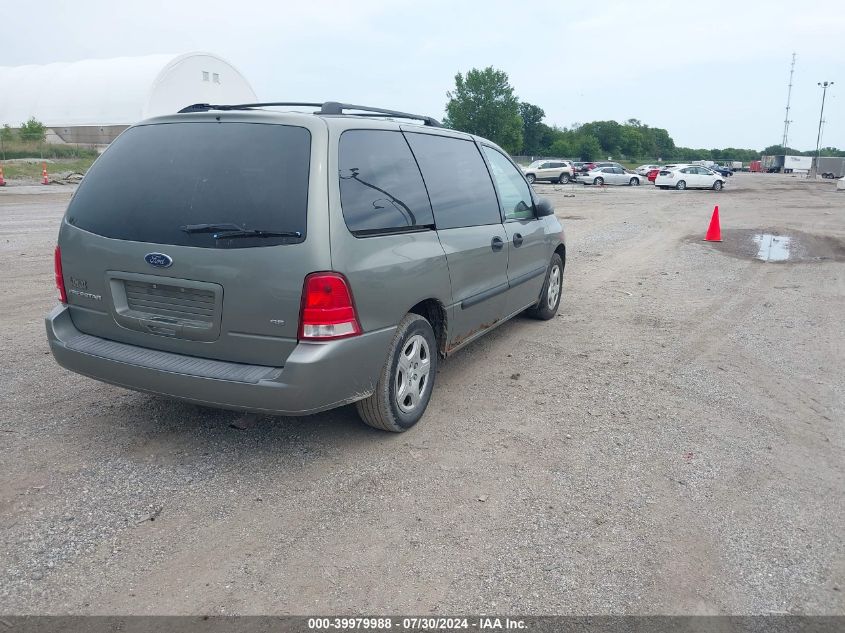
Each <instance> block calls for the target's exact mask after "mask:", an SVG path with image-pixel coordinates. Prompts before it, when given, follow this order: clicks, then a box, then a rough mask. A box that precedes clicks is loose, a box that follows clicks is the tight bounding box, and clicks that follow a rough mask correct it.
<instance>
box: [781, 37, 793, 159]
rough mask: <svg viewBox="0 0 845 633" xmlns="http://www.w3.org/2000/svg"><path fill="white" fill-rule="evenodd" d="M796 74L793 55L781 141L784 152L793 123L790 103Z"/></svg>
mask: <svg viewBox="0 0 845 633" xmlns="http://www.w3.org/2000/svg"><path fill="white" fill-rule="evenodd" d="M793 74H795V53H792V66H790V68H789V90H788V91H787V93H786V116H785V117H784V119H783V140H782V141H781V147H783V148H784V150H783V151H784V152H786V149H785V148H786V144H787V142H788V140H787V139H788V136H789V124H790V123H792V121H790V120H789V103H790V101H792V75H793Z"/></svg>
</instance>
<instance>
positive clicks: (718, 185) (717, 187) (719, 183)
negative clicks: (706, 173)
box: [713, 180, 725, 191]
mask: <svg viewBox="0 0 845 633" xmlns="http://www.w3.org/2000/svg"><path fill="white" fill-rule="evenodd" d="M724 186H725V184H724V183H723V182H722V181H721V180H717V181H716V182H714V183H713V191H721V190H722V187H724Z"/></svg>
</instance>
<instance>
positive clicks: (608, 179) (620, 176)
mask: <svg viewBox="0 0 845 633" xmlns="http://www.w3.org/2000/svg"><path fill="white" fill-rule="evenodd" d="M642 180H643V177H642V176H640V175H639V174H637V173H635V172H633V171H628V170H626V169H622V168H621V167H597V168H596V169H593V170H591V171H588V172H587V173H586V174H578V175H577V176H575V181H576V182H580V183H584V184H585V185H631V186H632V187H636V186H637V185H639V184H640V182H641V181H642Z"/></svg>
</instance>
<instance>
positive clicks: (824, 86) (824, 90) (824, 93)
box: [813, 81, 833, 178]
mask: <svg viewBox="0 0 845 633" xmlns="http://www.w3.org/2000/svg"><path fill="white" fill-rule="evenodd" d="M832 85H833V82H832V81H825V82H819V86H820V87H821V89H822V111H821V113H819V135H818V136H817V137H816V165H815V168H814V169H813V178H815V177H816V176H818V172H819V158H821V150H820V149H819V145H820V144H821V141H822V124H823V123H824V98H825V97H826V96H827V88H828V86H832Z"/></svg>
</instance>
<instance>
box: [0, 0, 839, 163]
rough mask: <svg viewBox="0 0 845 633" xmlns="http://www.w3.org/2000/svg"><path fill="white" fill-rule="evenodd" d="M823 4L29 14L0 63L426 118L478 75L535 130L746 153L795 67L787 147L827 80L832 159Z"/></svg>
mask: <svg viewBox="0 0 845 633" xmlns="http://www.w3.org/2000/svg"><path fill="white" fill-rule="evenodd" d="M552 5H555V6H554V7H553V6H552ZM834 6H838V5H837V3H831V2H830V1H829V0H825V1H824V2H813V1H804V2H798V1H796V0H792V1H790V2H782V1H779V0H746V1H744V2H683V1H680V0H675V1H666V0H647V1H645V2H630V1H621V0H620V1H613V0H602V1H598V0H594V1H592V2H591V1H590V0H585V1H581V2H578V1H575V0H569V1H565V2H555V3H545V2H515V1H513V0H511V1H510V2H500V1H498V0H486V1H485V2H473V1H465V2H440V1H438V0H428V1H426V2H413V3H412V2H402V1H401V0H354V1H352V2H325V1H323V0H305V1H303V0H297V1H296V2H285V1H277V2H272V1H264V0H251V1H247V2H242V3H235V2H232V1H231V0H228V1H227V2H218V1H217V0H205V1H204V2H191V1H187V0H183V1H178V2H160V1H158V0H145V1H144V2H136V1H134V0H123V1H122V2H115V1H114V0H76V1H75V2H69V1H66V0H39V2H38V3H36V4H35V5H33V7H32V9H33V15H34V14H35V13H37V15H38V16H39V17H40V19H38V20H37V21H36V20H19V19H14V20H12V21H4V25H3V27H2V28H0V65H4V66H17V65H24V64H45V63H50V62H67V61H77V60H80V59H87V58H108V57H119V56H131V55H146V54H152V53H183V52H190V51H208V52H212V53H215V54H217V55H219V56H221V57H223V58H224V59H226V60H227V61H229V62H230V63H232V64H233V65H234V66H235V67H236V68H238V69H239V70H240V71H241V73H242V74H243V75H245V76H246V78H247V79H248V80H249V81H250V83H251V84H252V86H253V88H254V89H255V91H256V94H257V95H258V97H259V98H260V99H262V100H271V101H324V100H326V101H328V100H331V101H345V102H348V103H357V104H365V105H373V106H380V107H386V108H390V109H396V110H403V111H409V112H416V113H421V114H428V115H431V116H435V117H437V118H441V117H442V116H443V111H444V107H445V103H446V100H447V97H446V92H447V91H448V90H450V89H451V88H453V87H454V77H455V74H456V73H458V72H466V71H467V70H469V69H470V68H483V67H486V66H494V67H495V68H498V69H500V70H504V71H505V72H507V73H508V75H509V77H510V82H511V85H512V86H513V87H514V89H515V91H516V94H517V95H518V96H519V98H520V100H521V101H527V102H530V103H534V104H536V105H539V106H540V107H541V108H543V109H544V110H545V112H546V123H548V124H549V125H552V124H557V125H561V126H571V125H572V124H573V123H585V122H588V121H594V120H604V119H614V120H617V121H625V120H627V119H629V118H636V119H639V120H641V121H642V122H643V123H646V124H648V125H651V126H653V127H662V128H665V129H667V130H668V131H669V133H670V134H671V135H672V137H673V138H674V140H675V143H676V144H677V145H681V146H684V147H694V148H708V149H709V148H721V147H739V148H753V149H762V148H764V147H766V146H768V145H774V144H779V143H780V142H781V140H782V136H783V121H784V110H785V106H786V96H787V85H788V83H789V65H790V61H791V56H792V53H793V52H795V53H797V61H796V65H795V77H794V81H793V89H792V103H791V106H792V109H791V111H790V117H789V118H790V119H791V120H792V123H791V125H790V133H789V145H790V146H791V147H796V148H798V149H800V150H808V149H814V148H815V145H816V134H817V131H818V124H819V109H820V106H821V97H822V94H821V93H822V90H821V88H819V87H818V86H817V83H818V82H821V81H825V80H827V81H834V82H835V84H834V86H833V87H832V88H830V89H829V90H828V93H827V101H826V104H825V120H826V122H825V125H824V131H823V138H822V146H835V147H839V148H845V11H842V10H841V8H838V9H833V7H834ZM36 7H37V8H36ZM558 7H559V8H558ZM11 27H14V28H11ZM2 89H3V88H2V86H0V90H2Z"/></svg>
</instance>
